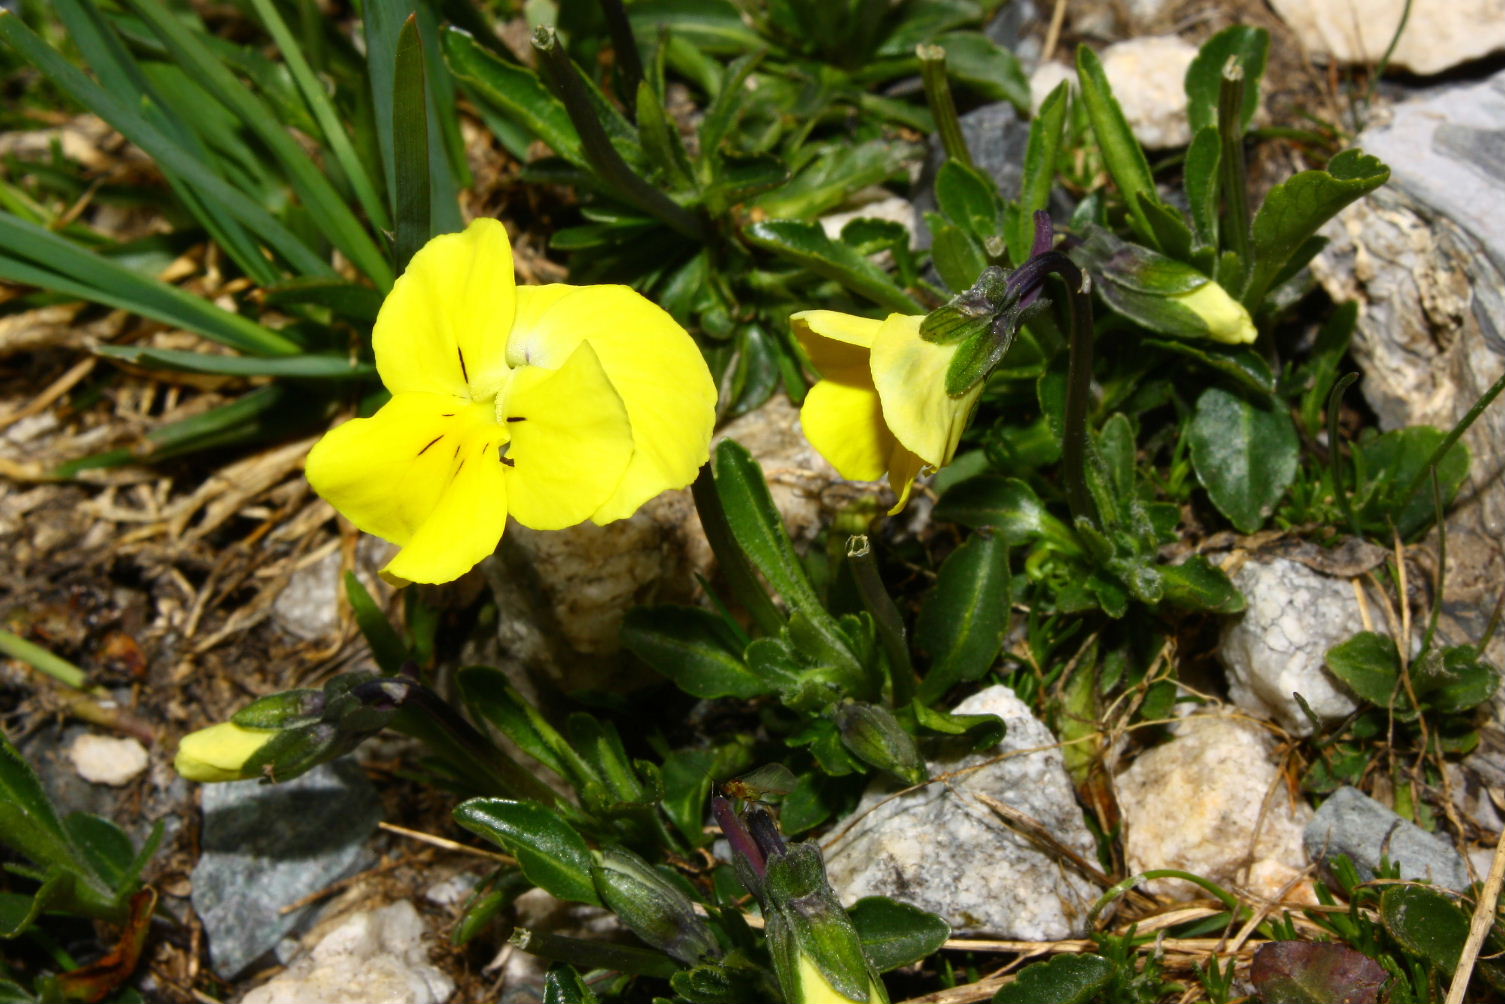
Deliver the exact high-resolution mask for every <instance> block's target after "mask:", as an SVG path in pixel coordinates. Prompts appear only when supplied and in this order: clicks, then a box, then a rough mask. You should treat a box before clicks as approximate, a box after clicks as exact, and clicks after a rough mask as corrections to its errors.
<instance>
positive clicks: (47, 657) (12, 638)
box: [0, 630, 89, 690]
mask: <svg viewBox="0 0 1505 1004" xmlns="http://www.w3.org/2000/svg"><path fill="white" fill-rule="evenodd" d="M0 652H3V653H5V654H6V655H8V656H10V657H11V658H12V659H19V660H21V661H22V662H24V663H26V664H27V665H29V666H30V667H31V668H32V669H35V670H37V671H38V672H42V673H46V674H47V675H48V676H50V677H52V678H53V679H54V680H57V681H58V682H59V683H66V684H67V685H68V686H70V687H73V688H74V689H76V690H85V689H87V688H88V685H89V678H88V677H87V676H85V675H84V671H83V670H81V669H79V668H78V667H77V666H75V665H73V663H71V662H69V661H68V660H67V659H64V658H62V657H61V656H56V655H53V654H52V653H51V652H49V651H47V650H46V649H45V648H43V647H42V646H40V645H33V644H32V643H31V642H29V641H27V640H26V639H25V638H22V637H21V636H20V635H17V634H12V633H11V632H9V631H3V630H0Z"/></svg>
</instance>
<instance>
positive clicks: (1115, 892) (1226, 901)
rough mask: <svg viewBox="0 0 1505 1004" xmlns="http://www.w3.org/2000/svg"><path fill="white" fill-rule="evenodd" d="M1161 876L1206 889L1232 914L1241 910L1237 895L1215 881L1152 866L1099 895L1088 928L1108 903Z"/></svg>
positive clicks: (1161, 877) (1175, 869)
mask: <svg viewBox="0 0 1505 1004" xmlns="http://www.w3.org/2000/svg"><path fill="white" fill-rule="evenodd" d="M1163 878H1174V879H1181V880H1182V881H1184V882H1190V883H1191V884H1192V885H1194V886H1198V887H1200V888H1202V889H1205V890H1207V892H1209V893H1211V894H1212V895H1213V896H1214V897H1216V899H1217V900H1218V902H1220V903H1222V904H1223V905H1224V906H1225V907H1227V908H1228V911H1229V912H1230V913H1232V914H1233V915H1234V916H1238V915H1239V914H1240V913H1241V912H1242V911H1243V907H1242V906H1241V905H1240V903H1239V901H1238V897H1236V896H1234V895H1233V894H1232V893H1230V892H1229V891H1228V890H1226V889H1224V888H1223V887H1222V886H1220V885H1218V884H1217V883H1216V882H1213V881H1210V880H1209V879H1205V878H1203V877H1202V876H1200V875H1193V874H1192V873H1191V872H1184V871H1181V870H1180V869H1179V868H1152V869H1150V870H1149V871H1144V872H1140V873H1139V874H1138V875H1130V876H1129V877H1128V878H1126V879H1124V880H1123V881H1122V882H1119V883H1118V884H1117V885H1114V886H1113V887H1112V888H1110V889H1108V890H1107V891H1106V892H1104V893H1103V894H1102V895H1101V896H1099V897H1098V899H1097V902H1096V903H1094V904H1092V909H1091V910H1089V911H1088V912H1087V926H1088V927H1089V928H1090V927H1091V926H1092V925H1093V923H1094V922H1096V920H1097V917H1098V914H1100V913H1102V912H1103V909H1104V908H1105V907H1107V905H1108V904H1109V903H1112V902H1113V901H1114V900H1115V899H1117V898H1118V897H1120V896H1122V895H1123V894H1124V893H1126V892H1128V891H1129V890H1130V889H1132V888H1134V887H1135V886H1136V885H1138V884H1139V883H1141V882H1146V881H1149V880H1151V879H1163Z"/></svg>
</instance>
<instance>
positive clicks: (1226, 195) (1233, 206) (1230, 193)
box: [1218, 56, 1254, 276]
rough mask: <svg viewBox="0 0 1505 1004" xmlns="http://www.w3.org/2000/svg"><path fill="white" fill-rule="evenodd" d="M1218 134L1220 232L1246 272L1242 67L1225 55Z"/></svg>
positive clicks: (1248, 267)
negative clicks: (1219, 145) (1221, 149)
mask: <svg viewBox="0 0 1505 1004" xmlns="http://www.w3.org/2000/svg"><path fill="white" fill-rule="evenodd" d="M1218 137H1219V138H1220V139H1221V141H1222V145H1223V155H1222V157H1221V158H1220V159H1219V161H1218V164H1219V171H1220V173H1221V174H1222V187H1223V233H1224V234H1225V235H1227V237H1228V243H1229V245H1230V250H1232V251H1233V252H1234V253H1235V254H1237V255H1238V258H1239V268H1240V269H1241V270H1242V271H1243V274H1244V275H1246V276H1247V275H1249V274H1250V270H1251V269H1252V267H1253V264H1254V263H1253V262H1251V261H1250V260H1249V174H1248V170H1247V167H1246V165H1245V164H1244V67H1243V65H1242V64H1241V63H1240V62H1239V61H1238V57H1236V56H1229V57H1228V62H1227V63H1226V64H1224V66H1223V79H1222V85H1221V87H1220V88H1219V90H1218Z"/></svg>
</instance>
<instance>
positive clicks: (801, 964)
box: [763, 843, 888, 1004]
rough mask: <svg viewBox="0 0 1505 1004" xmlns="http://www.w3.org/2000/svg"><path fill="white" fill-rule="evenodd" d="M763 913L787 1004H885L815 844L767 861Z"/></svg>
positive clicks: (878, 982)
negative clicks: (833, 890) (765, 897)
mask: <svg viewBox="0 0 1505 1004" xmlns="http://www.w3.org/2000/svg"><path fill="white" fill-rule="evenodd" d="M763 915H764V919H765V922H766V928H765V932H766V934H767V938H768V950H769V954H770V955H771V956H772V958H773V967H774V973H775V974H776V975H777V976H778V979H779V986H780V987H782V988H783V991H784V999H785V1000H786V1001H788V1002H789V1004H888V994H887V992H886V991H885V990H884V988H883V983H882V981H881V980H879V979H878V975H877V973H876V972H875V971H874V969H873V966H872V963H870V962H869V961H868V958H867V956H866V955H865V954H864V953H863V951H862V939H861V937H860V936H859V935H858V933H857V928H856V926H855V925H854V924H853V923H852V919H851V918H850V917H848V916H847V913H846V911H845V910H843V909H842V908H841V904H840V903H839V902H838V901H837V899H836V894H835V893H834V892H832V890H831V884H830V882H829V881H827V879H826V868H825V862H824V861H823V860H822V858H821V855H820V849H819V848H818V847H816V846H815V845H814V844H810V843H798V844H790V845H789V848H788V850H787V852H786V853H784V854H782V855H779V856H778V857H774V858H770V859H769V861H768V884H767V899H766V901H765V903H764V904H763Z"/></svg>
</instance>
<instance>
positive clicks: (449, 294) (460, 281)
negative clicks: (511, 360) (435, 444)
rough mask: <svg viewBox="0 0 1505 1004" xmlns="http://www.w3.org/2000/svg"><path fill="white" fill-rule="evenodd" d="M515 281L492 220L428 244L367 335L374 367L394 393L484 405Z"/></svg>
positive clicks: (498, 368) (502, 363)
mask: <svg viewBox="0 0 1505 1004" xmlns="http://www.w3.org/2000/svg"><path fill="white" fill-rule="evenodd" d="M516 289H517V282H516V279H515V277H514V276H513V272H512V245H511V244H510V243H509V242H508V240H507V229H506V227H504V226H502V224H501V222H500V221H498V220H490V219H480V220H476V221H475V222H473V223H472V224H471V225H470V226H469V227H467V228H466V229H465V230H464V232H462V233H458V234H444V235H443V236H440V237H435V238H434V239H433V240H431V241H429V242H428V243H427V244H425V245H424V246H423V247H422V248H420V249H419V251H418V253H417V254H415V255H413V260H412V261H410V262H409V263H408V268H407V271H406V272H404V273H403V274H402V275H401V276H399V277H398V279H397V282H396V284H395V285H393V287H392V292H391V293H389V294H388V295H387V299H386V301H385V302H383V303H382V306H381V312H380V313H379V314H377V316H376V327H375V328H374V329H373V331H372V332H371V345H372V348H373V349H374V350H375V352H376V369H377V372H378V373H380V374H381V380H382V383H384V384H386V385H387V389H388V390H390V391H391V392H392V393H393V394H403V393H408V392H423V393H432V394H452V395H455V396H457V397H472V398H474V399H476V400H485V399H487V398H489V397H492V396H494V395H495V394H496V391H497V388H498V387H499V386H500V385H501V383H502V380H503V378H504V377H505V376H506V373H507V362H506V347H507V336H508V333H509V332H510V331H511V330H512V319H513V314H514V312H515V307H516Z"/></svg>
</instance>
